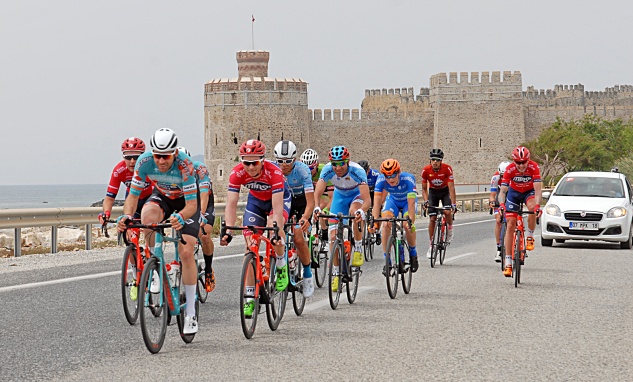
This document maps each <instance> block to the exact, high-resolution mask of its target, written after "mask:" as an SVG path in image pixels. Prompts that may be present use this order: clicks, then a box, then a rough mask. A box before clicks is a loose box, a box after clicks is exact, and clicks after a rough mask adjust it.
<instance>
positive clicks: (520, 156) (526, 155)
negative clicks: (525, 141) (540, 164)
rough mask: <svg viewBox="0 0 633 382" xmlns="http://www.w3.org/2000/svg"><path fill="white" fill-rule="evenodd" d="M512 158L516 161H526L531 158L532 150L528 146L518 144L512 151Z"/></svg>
mask: <svg viewBox="0 0 633 382" xmlns="http://www.w3.org/2000/svg"><path fill="white" fill-rule="evenodd" d="M512 160H514V161H515V162H525V161H527V160H530V150H528V149H527V147H523V146H518V147H517V148H516V149H514V150H513V151H512Z"/></svg>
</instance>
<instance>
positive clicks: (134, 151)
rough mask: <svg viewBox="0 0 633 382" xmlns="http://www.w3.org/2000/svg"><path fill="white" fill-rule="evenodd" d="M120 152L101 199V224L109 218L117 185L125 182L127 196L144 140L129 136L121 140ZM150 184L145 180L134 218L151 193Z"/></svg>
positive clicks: (138, 214) (137, 215) (142, 149)
mask: <svg viewBox="0 0 633 382" xmlns="http://www.w3.org/2000/svg"><path fill="white" fill-rule="evenodd" d="M121 152H122V153H123V160H122V161H121V162H119V163H117V165H116V166H114V169H113V170H112V175H110V183H109V184H108V189H107V191H106V196H105V198H104V199H103V212H101V213H99V216H98V218H99V223H101V224H103V222H104V221H105V220H108V219H110V214H111V213H112V206H114V199H116V196H117V194H118V193H119V187H121V184H125V196H126V197H127V195H128V193H129V192H130V183H131V182H132V177H133V176H134V166H135V165H136V161H137V160H138V157H140V156H141V154H143V152H145V142H143V140H142V139H141V138H136V137H130V138H128V139H126V140H124V141H123V143H122V144H121ZM152 189H153V187H152V184H151V183H150V182H145V183H144V185H143V190H142V191H141V194H140V196H139V202H138V205H137V206H136V211H135V212H134V217H135V218H137V219H138V218H140V217H141V208H143V204H145V202H146V201H147V198H149V196H150V195H151V194H152Z"/></svg>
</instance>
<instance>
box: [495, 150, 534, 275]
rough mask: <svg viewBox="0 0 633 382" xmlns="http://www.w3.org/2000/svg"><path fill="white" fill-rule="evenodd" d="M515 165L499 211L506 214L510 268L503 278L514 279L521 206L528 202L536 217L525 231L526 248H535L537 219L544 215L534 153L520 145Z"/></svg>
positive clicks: (503, 187)
mask: <svg viewBox="0 0 633 382" xmlns="http://www.w3.org/2000/svg"><path fill="white" fill-rule="evenodd" d="M512 160H513V161H514V162H513V163H510V164H509V165H508V167H506V171H505V173H504V174H503V179H502V180H501V190H500V191H499V202H500V204H499V209H500V210H501V211H502V213H503V212H504V211H507V213H506V222H507V227H506V237H505V245H506V266H505V269H504V270H503V275H504V276H506V277H511V276H512V245H513V243H512V236H513V235H514V230H515V228H516V224H517V213H518V212H519V204H520V203H522V202H523V203H525V205H526V206H527V208H528V210H530V211H534V212H535V214H531V215H529V216H528V227H527V229H526V230H525V234H526V235H525V236H526V245H525V249H526V250H528V251H531V250H533V249H534V228H536V217H537V216H540V214H541V186H542V184H541V171H540V169H539V166H538V164H537V163H536V162H534V161H533V160H530V150H528V149H527V147H523V146H518V147H516V148H515V149H514V150H513V151H512Z"/></svg>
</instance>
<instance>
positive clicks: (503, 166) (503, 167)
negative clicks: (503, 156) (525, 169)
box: [499, 161, 510, 174]
mask: <svg viewBox="0 0 633 382" xmlns="http://www.w3.org/2000/svg"><path fill="white" fill-rule="evenodd" d="M509 164H510V162H508V161H503V162H501V163H499V174H503V173H504V172H505V171H506V167H508V165H509Z"/></svg>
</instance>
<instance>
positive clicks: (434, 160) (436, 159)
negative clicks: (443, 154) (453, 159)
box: [431, 158, 442, 162]
mask: <svg viewBox="0 0 633 382" xmlns="http://www.w3.org/2000/svg"><path fill="white" fill-rule="evenodd" d="M441 161H442V160H441V159H438V158H431V162H441Z"/></svg>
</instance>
